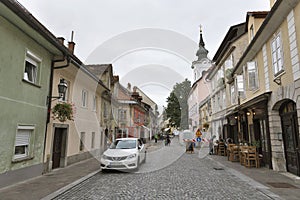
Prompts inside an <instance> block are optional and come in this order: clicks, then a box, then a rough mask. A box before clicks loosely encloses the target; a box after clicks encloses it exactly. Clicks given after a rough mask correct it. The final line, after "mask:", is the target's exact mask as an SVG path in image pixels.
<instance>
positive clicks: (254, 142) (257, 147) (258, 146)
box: [251, 140, 261, 149]
mask: <svg viewBox="0 0 300 200" xmlns="http://www.w3.org/2000/svg"><path fill="white" fill-rule="evenodd" d="M251 144H252V146H256V149H259V148H260V147H261V142H260V140H253V141H252V143H251Z"/></svg>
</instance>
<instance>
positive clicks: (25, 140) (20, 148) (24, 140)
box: [14, 126, 34, 160]
mask: <svg viewBox="0 0 300 200" xmlns="http://www.w3.org/2000/svg"><path fill="white" fill-rule="evenodd" d="M33 131H34V126H18V130H17V134H16V140H15V153H14V160H17V159H22V158H28V157H29V156H30V153H29V152H30V138H31V136H32V134H33Z"/></svg>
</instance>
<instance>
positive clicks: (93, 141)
mask: <svg viewBox="0 0 300 200" xmlns="http://www.w3.org/2000/svg"><path fill="white" fill-rule="evenodd" d="M91 148H92V149H93V148H95V132H92V143H91Z"/></svg>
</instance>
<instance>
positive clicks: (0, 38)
mask: <svg viewBox="0 0 300 200" xmlns="http://www.w3.org/2000/svg"><path fill="white" fill-rule="evenodd" d="M0 48H1V50H0V138H1V139H0V188H1V187H4V186H7V185H10V184H12V183H15V182H18V181H22V180H26V179H28V178H32V177H35V176H38V175H41V174H42V171H43V153H44V138H45V132H46V121H47V113H48V112H47V110H48V105H47V97H48V95H49V91H50V87H49V86H50V84H51V80H50V79H51V78H50V77H51V69H52V66H53V65H54V63H56V60H57V59H58V58H63V57H64V54H65V55H68V50H67V49H66V48H65V47H63V45H61V44H60V43H59V41H58V40H57V39H56V37H55V36H54V35H52V34H51V33H50V32H49V31H48V30H47V29H46V28H45V27H44V26H43V25H42V24H41V23H39V22H38V21H37V20H36V19H35V18H34V17H33V16H32V15H31V14H30V13H29V12H28V11H27V10H26V9H25V8H24V7H23V6H21V5H20V4H19V3H18V2H17V1H14V0H6V1H1V2H0ZM53 84H54V85H57V84H58V83H57V84H56V83H53Z"/></svg>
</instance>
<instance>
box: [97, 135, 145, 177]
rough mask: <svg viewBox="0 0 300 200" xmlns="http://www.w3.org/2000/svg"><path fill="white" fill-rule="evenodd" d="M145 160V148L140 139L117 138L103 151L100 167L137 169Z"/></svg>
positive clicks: (105, 168) (104, 168)
mask: <svg viewBox="0 0 300 200" xmlns="http://www.w3.org/2000/svg"><path fill="white" fill-rule="evenodd" d="M145 161H146V148H145V145H144V144H143V142H142V140H141V139H138V138H119V139H117V140H116V141H115V142H113V143H112V144H111V145H110V147H109V148H108V149H107V150H106V151H104V153H103V155H102V157H101V160H100V163H101V169H102V170H103V171H104V170H107V169H116V170H128V169H138V167H139V165H140V164H141V163H142V162H145Z"/></svg>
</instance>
